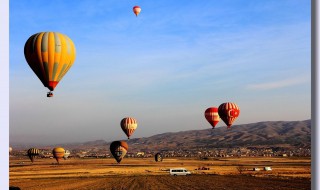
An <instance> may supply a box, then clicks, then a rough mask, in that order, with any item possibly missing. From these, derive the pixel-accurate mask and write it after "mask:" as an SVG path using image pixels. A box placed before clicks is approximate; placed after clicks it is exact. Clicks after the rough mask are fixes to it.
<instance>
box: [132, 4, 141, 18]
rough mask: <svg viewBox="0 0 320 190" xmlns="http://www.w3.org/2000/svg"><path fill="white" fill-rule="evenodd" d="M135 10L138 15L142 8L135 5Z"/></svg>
mask: <svg viewBox="0 0 320 190" xmlns="http://www.w3.org/2000/svg"><path fill="white" fill-rule="evenodd" d="M132 9H133V12H134V14H135V15H136V16H138V14H139V13H140V12H141V8H140V7H139V6H137V5H136V6H134V7H133V8H132Z"/></svg>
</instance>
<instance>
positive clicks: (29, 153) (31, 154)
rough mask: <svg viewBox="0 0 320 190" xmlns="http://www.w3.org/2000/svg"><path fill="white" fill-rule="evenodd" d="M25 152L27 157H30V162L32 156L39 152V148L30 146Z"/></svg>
mask: <svg viewBox="0 0 320 190" xmlns="http://www.w3.org/2000/svg"><path fill="white" fill-rule="evenodd" d="M27 153H28V157H29V158H30V160H31V162H32V163H33V161H34V158H35V157H36V156H38V155H39V154H40V150H39V149H37V148H30V149H29V150H28V152H27Z"/></svg>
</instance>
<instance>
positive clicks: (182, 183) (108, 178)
mask: <svg viewBox="0 0 320 190" xmlns="http://www.w3.org/2000/svg"><path fill="white" fill-rule="evenodd" d="M264 167H271V168H272V171H264V170H263V168H264ZM170 168H186V169H188V170H190V171H191V173H192V175H190V176H170V175H169V171H168V169H170ZM199 168H200V170H199ZM205 168H207V169H209V170H202V169H205ZM253 168H259V169H260V171H253ZM9 175H10V176H9V180H10V181H9V184H10V187H19V188H20V189H22V190H36V189H37V190H38V189H41V190H60V189H61V190H69V189H70V190H71V189H79V190H89V189H90V190H100V189H101V190H103V189H113V190H118V189H132V190H135V189H137V190H140V189H148V190H156V189H190V190H191V189H238V190H239V189H240V190H241V189H261V190H262V189H311V159H310V158H289V157H284V158H269V157H258V158H257V157H237V158H235V157H232V158H212V159H208V160H200V159H197V158H194V159H186V158H164V160H163V161H162V162H155V161H154V159H153V158H125V159H124V160H123V161H122V162H121V164H117V163H116V161H115V160H114V159H113V158H104V159H101V158H99V159H96V158H69V159H67V160H61V161H60V164H57V162H56V160H55V159H49V158H36V159H35V162H34V163H33V164H32V163H31V161H30V160H29V159H28V158H26V157H25V158H18V157H10V164H9Z"/></svg>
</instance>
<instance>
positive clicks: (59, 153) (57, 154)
mask: <svg viewBox="0 0 320 190" xmlns="http://www.w3.org/2000/svg"><path fill="white" fill-rule="evenodd" d="M64 152H65V150H64V148H61V147H56V148H54V149H53V150H52V154H53V157H54V158H55V159H56V160H57V162H58V164H59V161H60V160H61V159H62V158H63V156H64Z"/></svg>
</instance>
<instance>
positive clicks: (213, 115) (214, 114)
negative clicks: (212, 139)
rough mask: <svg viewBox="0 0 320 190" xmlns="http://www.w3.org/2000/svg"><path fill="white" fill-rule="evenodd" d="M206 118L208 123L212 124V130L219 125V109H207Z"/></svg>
mask: <svg viewBox="0 0 320 190" xmlns="http://www.w3.org/2000/svg"><path fill="white" fill-rule="evenodd" d="M204 116H205V118H206V119H207V121H208V122H209V123H210V124H211V126H212V129H214V127H215V126H216V125H217V124H218V123H219V121H220V117H219V113H218V108H216V107H210V108H208V109H206V111H205V112H204Z"/></svg>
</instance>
